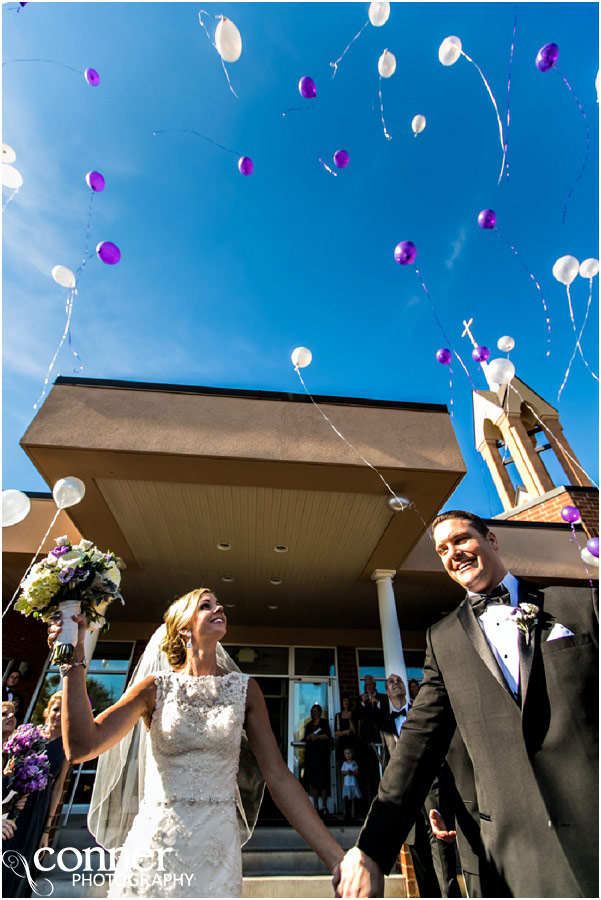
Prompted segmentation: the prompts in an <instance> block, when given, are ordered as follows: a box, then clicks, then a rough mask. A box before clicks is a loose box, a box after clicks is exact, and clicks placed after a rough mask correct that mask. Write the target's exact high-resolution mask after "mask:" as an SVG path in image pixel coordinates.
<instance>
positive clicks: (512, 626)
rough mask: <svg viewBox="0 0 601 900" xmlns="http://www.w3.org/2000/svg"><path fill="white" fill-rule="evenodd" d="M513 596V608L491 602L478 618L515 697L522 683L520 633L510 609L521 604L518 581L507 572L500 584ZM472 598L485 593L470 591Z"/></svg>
mask: <svg viewBox="0 0 601 900" xmlns="http://www.w3.org/2000/svg"><path fill="white" fill-rule="evenodd" d="M500 584H502V585H503V586H504V587H505V588H506V589H507V591H508V592H509V596H510V597H511V606H506V605H505V604H503V603H494V602H493V603H489V604H488V606H487V607H486V609H485V610H484V612H483V613H482V615H481V616H476V618H477V620H478V624H479V625H480V628H481V629H482V631H483V632H484V636H485V637H486V640H487V641H488V644H489V646H490V649H491V650H492V652H493V653H494V655H495V659H496V660H497V662H498V664H499V666H500V668H501V671H502V673H503V675H504V677H505V681H506V682H507V684H508V685H509V688H510V689H511V691H512V693H513V694H514V696H517V693H518V686H519V683H520V644H519V630H518V627H517V624H516V622H515V620H513V619H512V618H511V610H512V608H515V607H516V606H517V605H518V580H517V578H516V577H515V576H514V575H512V574H511V572H507V574H506V575H504V576H503V580H502V581H501V582H500ZM491 590H493V589H492V588H491ZM468 595H469V597H472V598H477V597H481V596H483V595H482V594H474V593H472V592H471V591H468Z"/></svg>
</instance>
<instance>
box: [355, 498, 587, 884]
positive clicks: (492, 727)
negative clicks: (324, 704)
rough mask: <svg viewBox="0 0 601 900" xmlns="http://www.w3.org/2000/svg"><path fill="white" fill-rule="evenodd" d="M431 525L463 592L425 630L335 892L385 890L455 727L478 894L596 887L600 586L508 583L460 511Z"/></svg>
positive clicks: (482, 526)
mask: <svg viewBox="0 0 601 900" xmlns="http://www.w3.org/2000/svg"><path fill="white" fill-rule="evenodd" d="M432 535H433V539H434V543H435V546H436V551H437V553H438V555H439V557H440V559H441V562H442V564H443V566H444V568H445V569H446V572H447V574H448V575H449V577H450V578H452V580H453V581H455V582H457V583H458V584H461V585H462V586H463V587H464V588H465V589H466V597H465V599H464V600H463V602H462V603H461V604H460V606H459V607H458V608H457V609H456V610H454V611H453V612H452V613H450V614H449V615H447V616H446V617H445V618H443V619H442V620H441V621H440V622H437V623H436V624H435V625H433V626H432V628H431V629H430V630H429V631H428V634H427V652H426V661H425V664H424V680H423V682H422V686H421V688H420V692H419V694H418V697H417V699H416V701H415V703H414V704H413V707H412V709H411V711H410V713H409V716H408V718H407V721H406V722H405V724H404V726H403V728H402V731H401V735H400V737H399V740H398V742H397V745H396V747H395V750H394V753H393V755H392V758H391V760H390V763H389V764H388V767H387V769H386V773H385V775H384V777H383V779H382V782H381V784H380V790H379V792H378V796H377V798H376V799H375V800H374V802H373V804H372V807H371V809H370V812H369V815H368V817H367V819H366V821H365V825H364V827H363V829H362V831H361V834H360V835H359V840H358V843H357V847H354V848H353V849H352V850H350V851H349V853H348V854H347V856H346V857H345V859H344V860H343V862H342V866H341V870H342V877H341V882H340V887H339V890H340V891H341V893H342V895H343V896H345V897H364V896H376V897H381V896H382V895H383V872H385V871H390V869H391V867H392V865H393V863H394V860H395V859H396V856H397V854H398V850H399V847H400V843H401V842H402V841H403V839H404V837H405V836H406V834H407V832H408V831H409V828H410V827H411V825H412V823H413V821H414V819H415V815H416V812H417V810H418V809H419V807H420V806H421V805H422V804H423V801H424V798H425V796H426V794H427V792H428V789H429V786H430V785H431V783H432V780H433V778H434V776H435V775H436V773H437V772H438V770H439V768H440V765H441V763H442V760H443V759H444V757H445V755H446V753H447V750H448V748H449V745H450V742H451V739H452V738H453V735H454V733H455V731H457V734H458V735H459V736H460V737H461V739H462V740H463V743H464V745H465V748H466V750H467V754H468V757H469V761H470V763H471V765H472V766H473V773H474V784H475V798H474V799H475V808H477V815H478V817H479V820H480V835H481V841H482V848H483V853H482V859H481V865H480V878H481V883H482V894H483V896H486V897H492V896H495V897H598V896H599V885H598V848H599V843H598V821H599V815H598V775H597V769H598V751H597V745H598V724H597V723H598V693H597V692H598V595H597V591H596V590H593V589H590V588H583V587H565V586H557V585H555V586H548V587H544V588H541V587H538V586H537V585H534V584H529V583H528V582H526V581H524V580H522V579H520V580H519V581H517V582H516V581H515V579H513V578H512V577H511V576H510V575H509V573H508V571H507V566H506V565H505V564H504V562H503V560H502V558H501V556H500V555H499V544H498V541H497V538H496V536H495V534H494V533H493V532H492V531H490V529H489V528H488V526H487V525H486V523H485V522H483V521H482V519H480V518H479V517H478V516H476V515H474V514H473V513H469V512H466V511H465V510H453V511H451V512H448V513H444V514H443V515H441V516H438V517H437V518H436V519H435V520H434V523H433V525H432ZM516 585H517V591H516ZM512 594H513V595H512Z"/></svg>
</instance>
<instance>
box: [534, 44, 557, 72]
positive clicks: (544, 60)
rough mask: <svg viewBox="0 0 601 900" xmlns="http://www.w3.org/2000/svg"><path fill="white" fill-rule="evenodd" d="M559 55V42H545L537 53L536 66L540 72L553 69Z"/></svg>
mask: <svg viewBox="0 0 601 900" xmlns="http://www.w3.org/2000/svg"><path fill="white" fill-rule="evenodd" d="M558 57H559V47H558V46H557V44H545V46H544V47H541V48H540V50H539V51H538V53H537V54H536V60H535V63H536V68H537V69H538V70H539V72H548V71H549V69H552V68H553V66H554V65H555V63H556V62H557V58H558Z"/></svg>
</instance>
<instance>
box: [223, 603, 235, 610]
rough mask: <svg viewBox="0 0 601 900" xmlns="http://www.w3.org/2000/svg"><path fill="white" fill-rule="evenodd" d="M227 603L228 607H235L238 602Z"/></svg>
mask: <svg viewBox="0 0 601 900" xmlns="http://www.w3.org/2000/svg"><path fill="white" fill-rule="evenodd" d="M225 605H226V606H227V608H228V609H233V608H234V606H235V605H236V604H235V603H226V604H225Z"/></svg>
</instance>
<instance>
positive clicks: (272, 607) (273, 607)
mask: <svg viewBox="0 0 601 900" xmlns="http://www.w3.org/2000/svg"><path fill="white" fill-rule="evenodd" d="M277 608H278V607H277V604H276V605H275V606H270V607H269V609H277Z"/></svg>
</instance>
